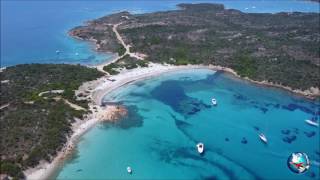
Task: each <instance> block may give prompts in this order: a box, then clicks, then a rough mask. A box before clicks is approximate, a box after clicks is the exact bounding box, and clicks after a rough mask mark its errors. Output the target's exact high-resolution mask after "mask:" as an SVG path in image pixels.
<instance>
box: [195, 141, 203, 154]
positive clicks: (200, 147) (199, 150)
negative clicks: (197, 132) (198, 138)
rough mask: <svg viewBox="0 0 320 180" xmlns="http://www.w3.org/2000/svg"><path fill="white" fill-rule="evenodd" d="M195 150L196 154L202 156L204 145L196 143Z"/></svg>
mask: <svg viewBox="0 0 320 180" xmlns="http://www.w3.org/2000/svg"><path fill="white" fill-rule="evenodd" d="M197 149H198V152H199V153H200V154H202V153H203V151H204V144H203V143H198V144H197Z"/></svg>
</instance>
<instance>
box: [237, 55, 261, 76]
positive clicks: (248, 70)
mask: <svg viewBox="0 0 320 180" xmlns="http://www.w3.org/2000/svg"><path fill="white" fill-rule="evenodd" d="M236 61H237V63H236V64H235V65H234V66H233V69H234V70H235V71H236V72H237V73H238V74H239V75H240V76H241V77H249V78H253V77H255V75H256V73H257V63H256V62H255V60H254V59H252V58H251V57H249V56H248V55H242V56H239V57H236Z"/></svg>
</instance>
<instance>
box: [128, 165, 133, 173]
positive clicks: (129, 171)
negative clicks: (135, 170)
mask: <svg viewBox="0 0 320 180" xmlns="http://www.w3.org/2000/svg"><path fill="white" fill-rule="evenodd" d="M127 172H128V173H129V174H131V173H132V169H131V167H130V166H128V167H127Z"/></svg>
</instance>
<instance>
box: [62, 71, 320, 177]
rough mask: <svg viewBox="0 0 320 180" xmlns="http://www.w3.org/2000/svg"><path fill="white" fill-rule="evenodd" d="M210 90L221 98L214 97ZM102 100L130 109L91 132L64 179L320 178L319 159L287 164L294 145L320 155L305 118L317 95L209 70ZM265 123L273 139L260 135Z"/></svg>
mask: <svg viewBox="0 0 320 180" xmlns="http://www.w3.org/2000/svg"><path fill="white" fill-rule="evenodd" d="M211 97H215V98H217V100H218V106H216V107H213V106H212V105H211ZM104 101H106V102H110V101H112V102H114V101H116V102H121V103H123V104H124V105H126V106H127V107H128V108H129V112H130V114H129V117H128V118H125V119H122V120H120V121H119V122H117V123H115V124H110V123H103V124H99V125H97V126H96V127H95V128H93V129H92V130H91V131H89V132H88V133H87V134H85V135H84V136H83V137H82V138H81V141H80V142H79V144H78V147H77V153H76V154H75V157H74V158H73V159H72V160H70V161H68V162H66V164H65V165H64V166H63V169H62V170H61V171H60V172H59V174H58V179H66V178H74V179H78V178H79V179H86V178H91V179H92V178H93V179H99V178H107V179H119V178H125V179H148V178H158V179H169V178H170V179H200V178H201V179H205V178H212V179H215V178H218V179H235V178H236V179H264V178H268V179H270V178H277V179H279V178H281V179H283V178H290V179H299V180H300V179H316V178H319V164H318V165H312V166H311V168H310V170H309V171H308V172H306V173H305V174H302V175H297V174H294V173H292V172H291V171H290V170H289V169H288V168H287V165H286V161H287V158H288V156H289V155H290V153H292V152H296V151H302V152H306V153H307V154H308V155H309V158H310V159H311V160H312V161H317V162H319V161H320V160H319V159H320V156H319V130H318V129H317V128H315V127H311V126H309V125H307V124H306V123H305V122H304V120H305V119H307V118H311V117H314V116H315V114H317V116H319V108H320V104H319V103H318V104H315V102H311V101H308V100H305V99H303V98H301V97H296V96H292V95H290V94H289V93H287V92H284V91H282V90H278V89H273V88H264V87H259V86H255V85H252V84H249V83H248V82H244V81H241V80H239V79H235V78H233V77H231V76H229V75H226V74H224V73H221V72H217V73H214V72H213V71H209V70H189V71H180V72H176V73H169V74H167V75H163V76H160V77H157V78H152V79H149V80H146V81H141V82H136V83H134V84H131V85H127V86H124V87H122V88H121V89H120V90H118V91H116V92H113V93H111V94H109V95H108V96H106V97H105V99H104ZM260 131H261V132H263V133H265V135H266V136H267V138H268V140H269V143H268V144H267V145H265V144H263V143H262V142H261V141H260V139H259V138H258V132H260ZM288 132H289V133H288ZM311 132H314V133H315V134H314V135H313V136H312V137H308V136H307V135H309V136H310V134H312V133H311ZM286 133H288V134H286ZM293 137H295V139H294V138H293ZM285 138H289V139H290V138H291V139H292V141H291V142H290V143H289V142H285ZM199 141H201V142H203V143H204V144H205V155H203V156H200V155H199V154H198V153H197V151H196V147H195V145H196V143H197V142H199ZM317 153H318V154H317ZM127 166H131V167H132V168H133V174H132V175H129V174H127V172H126V167H127Z"/></svg>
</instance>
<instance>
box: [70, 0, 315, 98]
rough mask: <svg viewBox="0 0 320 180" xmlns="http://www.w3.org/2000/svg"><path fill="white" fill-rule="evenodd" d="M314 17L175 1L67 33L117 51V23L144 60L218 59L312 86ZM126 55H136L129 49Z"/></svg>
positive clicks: (253, 73)
mask: <svg viewBox="0 0 320 180" xmlns="http://www.w3.org/2000/svg"><path fill="white" fill-rule="evenodd" d="M319 20H320V19H319V14H318V13H298V12H293V13H277V14H267V13H259V14H258V13H243V12H241V11H238V10H233V9H229V10H227V9H225V8H224V6H223V5H219V4H180V5H179V10H173V11H165V12H155V13H146V14H135V15H133V14H130V13H128V12H121V13H117V14H113V15H109V16H105V17H102V18H99V19H96V20H93V21H90V22H89V23H88V24H86V25H84V26H79V27H76V28H74V29H72V30H71V31H70V34H71V35H72V36H75V37H78V38H81V39H84V40H91V41H95V42H96V44H97V49H98V50H99V51H112V52H118V54H119V55H121V54H123V53H124V48H123V47H122V48H121V43H120V42H119V41H117V39H116V37H115V35H114V33H112V26H113V25H115V24H118V26H117V29H118V32H119V34H120V35H121V36H122V38H123V40H124V41H125V43H126V44H129V45H130V46H131V47H130V50H131V51H132V52H136V53H138V54H140V55H143V57H145V58H143V59H144V61H149V62H150V61H151V62H156V63H168V64H174V65H186V64H204V65H209V64H212V65H219V66H223V67H228V68H231V69H233V70H235V71H236V73H237V74H238V75H240V76H242V77H248V78H250V79H252V80H256V81H267V82H269V83H274V84H278V85H281V86H289V87H291V88H292V89H301V90H310V89H311V90H312V91H317V88H319V87H320V81H319V77H320V72H319V68H320V58H319V51H320V50H319V48H320V45H319V43H320V33H319V28H320V25H319ZM126 59H128V57H126ZM131 61H133V62H134V61H137V62H139V59H137V58H135V57H134V56H132V55H131ZM123 62H129V61H127V60H126V61H123ZM129 63H132V62H129ZM136 64H138V63H136ZM143 64H146V62H143ZM119 66H120V65H119V64H118V65H117V64H112V66H111V67H105V68H104V69H106V70H109V71H110V72H112V73H117V72H115V71H114V69H116V68H118V67H119ZM123 66H125V65H123V64H122V65H121V67H123ZM130 67H134V66H130ZM313 87H315V88H313ZM315 94H319V93H318V92H317V93H315Z"/></svg>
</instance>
